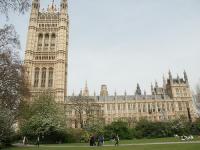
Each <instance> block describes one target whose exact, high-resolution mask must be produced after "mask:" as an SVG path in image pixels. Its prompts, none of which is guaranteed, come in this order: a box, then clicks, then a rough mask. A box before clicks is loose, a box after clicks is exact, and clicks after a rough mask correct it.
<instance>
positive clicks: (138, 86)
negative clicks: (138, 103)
mask: <svg viewBox="0 0 200 150" xmlns="http://www.w3.org/2000/svg"><path fill="white" fill-rule="evenodd" d="M135 95H142V91H141V89H140V85H139V83H138V84H137V88H136V91H135Z"/></svg>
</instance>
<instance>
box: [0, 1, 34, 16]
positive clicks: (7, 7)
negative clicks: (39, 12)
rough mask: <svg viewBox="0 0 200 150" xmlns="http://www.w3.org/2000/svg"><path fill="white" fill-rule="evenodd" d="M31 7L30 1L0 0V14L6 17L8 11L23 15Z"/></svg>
mask: <svg viewBox="0 0 200 150" xmlns="http://www.w3.org/2000/svg"><path fill="white" fill-rule="evenodd" d="M30 6H31V0H0V13H2V14H4V15H5V16H6V17H8V16H9V12H10V11H14V12H18V13H24V12H26V11H27V10H28V9H29V7H30Z"/></svg>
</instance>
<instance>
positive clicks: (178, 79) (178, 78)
mask: <svg viewBox="0 0 200 150" xmlns="http://www.w3.org/2000/svg"><path fill="white" fill-rule="evenodd" d="M177 81H178V83H180V77H179V75H178V74H177Z"/></svg>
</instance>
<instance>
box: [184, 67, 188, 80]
mask: <svg viewBox="0 0 200 150" xmlns="http://www.w3.org/2000/svg"><path fill="white" fill-rule="evenodd" d="M183 74H184V79H185V81H188V76H187V73H186V71H185V70H184V73H183Z"/></svg>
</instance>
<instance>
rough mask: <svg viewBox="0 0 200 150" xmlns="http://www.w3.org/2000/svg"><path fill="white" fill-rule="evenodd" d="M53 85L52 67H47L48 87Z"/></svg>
mask: <svg viewBox="0 0 200 150" xmlns="http://www.w3.org/2000/svg"><path fill="white" fill-rule="evenodd" d="M52 86H53V68H49V81H48V87H52Z"/></svg>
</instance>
